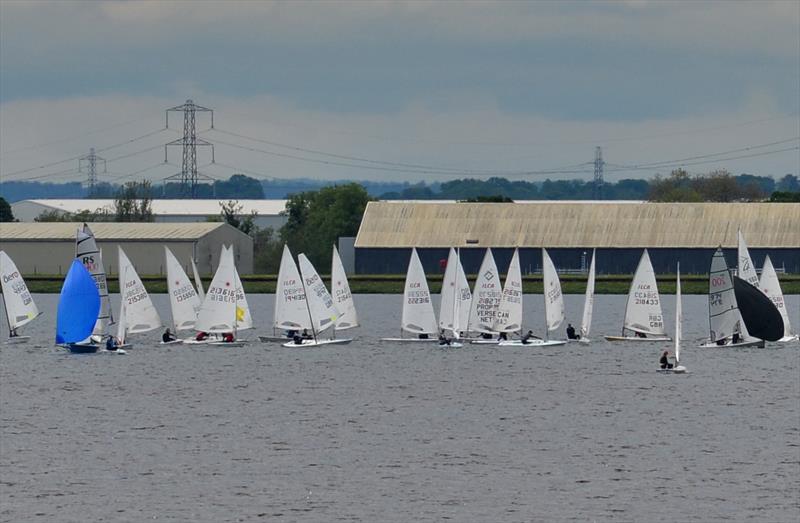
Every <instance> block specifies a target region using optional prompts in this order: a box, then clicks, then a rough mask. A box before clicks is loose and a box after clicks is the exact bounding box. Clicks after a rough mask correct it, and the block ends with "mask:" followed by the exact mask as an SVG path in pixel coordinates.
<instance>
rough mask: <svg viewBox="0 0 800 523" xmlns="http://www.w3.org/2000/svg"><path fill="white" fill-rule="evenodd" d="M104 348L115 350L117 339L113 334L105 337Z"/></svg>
mask: <svg viewBox="0 0 800 523" xmlns="http://www.w3.org/2000/svg"><path fill="white" fill-rule="evenodd" d="M106 350H117V339H116V338H115V337H114V336H109V337H108V338H107V339H106Z"/></svg>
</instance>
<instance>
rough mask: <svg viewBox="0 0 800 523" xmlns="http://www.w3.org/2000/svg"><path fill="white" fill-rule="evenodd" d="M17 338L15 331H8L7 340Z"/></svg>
mask: <svg viewBox="0 0 800 523" xmlns="http://www.w3.org/2000/svg"><path fill="white" fill-rule="evenodd" d="M17 336H19V334H17V329H11V330H10V331H8V337H9V338H16V337H17Z"/></svg>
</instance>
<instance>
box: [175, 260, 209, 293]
mask: <svg viewBox="0 0 800 523" xmlns="http://www.w3.org/2000/svg"><path fill="white" fill-rule="evenodd" d="M181 270H183V269H181ZM192 272H193V273H194V285H195V287H196V288H197V296H198V297H199V298H200V301H203V300H204V299H205V297H206V293H205V291H204V290H203V280H201V279H200V273H199V272H197V264H196V263H195V262H194V258H192Z"/></svg>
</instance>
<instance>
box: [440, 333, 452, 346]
mask: <svg viewBox="0 0 800 523" xmlns="http://www.w3.org/2000/svg"><path fill="white" fill-rule="evenodd" d="M439 345H450V339H449V338H447V337H446V336H445V335H444V331H442V332H441V333H440V334H439Z"/></svg>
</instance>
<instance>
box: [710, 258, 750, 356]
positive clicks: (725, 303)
mask: <svg viewBox="0 0 800 523" xmlns="http://www.w3.org/2000/svg"><path fill="white" fill-rule="evenodd" d="M743 324H744V321H743V320H742V317H741V314H740V313H739V306H738V303H737V301H736V293H735V292H734V288H733V276H732V275H731V273H730V270H729V269H728V264H727V263H726V262H725V255H724V254H723V252H722V247H719V248H717V250H716V252H714V256H712V257H711V267H710V268H709V271H708V326H709V339H708V341H707V342H706V343H704V344H702V345H700V347H703V348H708V347H750V346H756V345H760V344H763V343H764V342H763V341H762V340H759V339H756V338H746V337H744V336H742V334H741V332H742V326H743ZM734 340H736V341H735V342H734Z"/></svg>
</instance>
